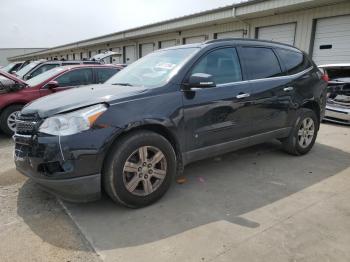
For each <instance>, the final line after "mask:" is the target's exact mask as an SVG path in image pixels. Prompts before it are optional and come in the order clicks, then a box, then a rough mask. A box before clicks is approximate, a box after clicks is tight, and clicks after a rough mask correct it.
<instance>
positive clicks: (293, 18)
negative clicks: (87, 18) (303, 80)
mask: <svg viewBox="0 0 350 262" xmlns="http://www.w3.org/2000/svg"><path fill="white" fill-rule="evenodd" d="M322 3H324V6H322V7H314V6H315V5H317V4H322ZM298 6H299V9H300V6H302V7H303V9H302V10H301V11H290V10H291V9H296V8H297V7H298ZM287 8H289V9H287ZM236 9H237V12H235V9H229V10H219V11H215V13H213V14H210V12H208V13H206V14H203V15H200V16H198V17H189V18H183V19H178V20H175V21H171V22H165V23H164V24H156V25H154V26H150V27H149V28H148V27H145V28H140V29H137V30H133V31H130V32H125V33H116V34H113V35H110V36H106V37H104V38H98V39H92V40H89V46H87V44H84V47H79V48H75V50H74V52H76V50H78V52H77V53H80V52H88V51H92V55H93V54H94V53H97V52H96V51H97V50H102V49H108V50H109V49H110V48H119V49H120V50H121V52H122V50H123V47H125V46H130V45H135V46H136V56H137V57H139V45H140V44H142V43H154V47H155V50H156V49H158V48H159V41H166V40H176V44H177V45H180V44H182V43H183V39H184V38H187V37H193V36H199V35H205V36H206V38H207V39H208V40H210V39H213V38H214V35H215V33H223V32H229V31H242V32H244V33H245V34H244V35H243V36H244V37H250V38H255V36H256V30H257V28H259V27H264V26H272V25H280V24H287V23H296V32H295V46H296V47H298V48H300V49H302V50H304V51H306V52H309V51H310V46H312V36H313V33H314V32H313V30H314V21H315V19H318V18H324V17H332V16H339V15H346V14H350V1H343V2H340V1H339V0H334V1H332V2H331V1H327V0H318V1H315V0H268V1H264V2H257V3H255V4H254V3H253V4H251V5H246V6H242V7H239V8H236ZM235 15H236V16H239V17H238V18H239V20H237V19H236V18H235ZM189 25H190V26H189ZM170 30H173V32H169V31H170ZM147 34H154V35H152V36H144V35H147ZM125 37H131V38H132V39H129V40H125ZM102 42H103V43H102ZM77 45H78V46H79V45H80V44H77ZM65 48H66V49H65ZM71 50H72V47H69V48H68V47H60V48H58V49H57V51H58V53H59V54H64V55H65V54H67V53H71ZM57 51H56V53H57ZM47 56H50V55H48V54H43V55H41V56H36V57H40V58H46V57H47ZM120 60H121V61H123V57H121V59H120Z"/></svg>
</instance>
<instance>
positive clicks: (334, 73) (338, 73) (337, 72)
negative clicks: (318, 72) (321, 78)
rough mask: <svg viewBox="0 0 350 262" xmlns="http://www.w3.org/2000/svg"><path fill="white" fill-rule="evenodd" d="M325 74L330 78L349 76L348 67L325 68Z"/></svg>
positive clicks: (349, 70)
mask: <svg viewBox="0 0 350 262" xmlns="http://www.w3.org/2000/svg"><path fill="white" fill-rule="evenodd" d="M326 70H327V74H328V76H329V78H330V79H331V80H333V79H340V78H350V67H339V68H327V69H326Z"/></svg>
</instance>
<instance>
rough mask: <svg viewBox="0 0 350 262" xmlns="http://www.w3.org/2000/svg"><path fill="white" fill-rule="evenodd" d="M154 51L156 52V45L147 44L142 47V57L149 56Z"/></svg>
mask: <svg viewBox="0 0 350 262" xmlns="http://www.w3.org/2000/svg"><path fill="white" fill-rule="evenodd" d="M153 51H154V44H153V43H147V44H141V45H140V57H143V56H145V55H148V54H149V53H152V52H153Z"/></svg>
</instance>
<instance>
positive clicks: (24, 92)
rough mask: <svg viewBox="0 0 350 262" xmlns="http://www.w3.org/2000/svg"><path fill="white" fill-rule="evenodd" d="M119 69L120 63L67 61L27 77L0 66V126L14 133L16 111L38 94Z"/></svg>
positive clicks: (106, 75)
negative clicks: (115, 64)
mask: <svg viewBox="0 0 350 262" xmlns="http://www.w3.org/2000/svg"><path fill="white" fill-rule="evenodd" d="M120 70H121V67H118V66H114V65H76V66H75V65H74V66H71V65H70V66H62V67H56V68H54V69H52V70H50V71H47V72H45V73H43V74H40V75H38V76H36V77H33V78H32V79H30V80H27V81H23V80H21V79H19V78H17V77H15V76H13V75H11V74H9V73H6V72H3V71H1V70H0V129H1V130H2V131H3V132H4V133H5V134H7V135H12V134H14V132H15V130H16V122H15V120H16V115H17V113H18V112H19V111H21V109H22V108H23V106H24V105H25V104H27V103H29V102H31V101H33V100H35V99H37V98H39V97H43V96H46V95H50V94H52V93H55V92H58V91H63V90H66V89H69V88H73V87H79V86H83V85H90V84H99V83H104V82H105V81H106V80H107V79H109V78H110V77H111V76H113V75H114V74H116V73H117V72H118V71H120Z"/></svg>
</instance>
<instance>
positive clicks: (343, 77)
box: [319, 63, 350, 125]
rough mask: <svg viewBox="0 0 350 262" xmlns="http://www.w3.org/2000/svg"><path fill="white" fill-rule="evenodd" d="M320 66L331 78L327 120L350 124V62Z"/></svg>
mask: <svg viewBox="0 0 350 262" xmlns="http://www.w3.org/2000/svg"><path fill="white" fill-rule="evenodd" d="M319 68H320V69H321V70H322V71H323V72H324V73H325V74H326V75H328V78H329V82H328V90H327V105H326V113H325V120H327V121H331V122H336V123H341V124H347V125H350V63H349V64H329V65H321V66H319Z"/></svg>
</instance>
